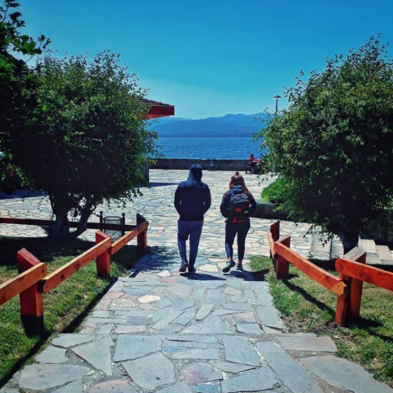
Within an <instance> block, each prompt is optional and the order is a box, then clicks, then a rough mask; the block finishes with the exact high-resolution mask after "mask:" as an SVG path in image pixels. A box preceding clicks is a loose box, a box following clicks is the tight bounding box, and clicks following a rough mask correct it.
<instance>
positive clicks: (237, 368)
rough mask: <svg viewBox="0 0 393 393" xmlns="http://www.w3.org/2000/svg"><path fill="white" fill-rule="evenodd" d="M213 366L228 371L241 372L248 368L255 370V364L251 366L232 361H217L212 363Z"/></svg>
mask: <svg viewBox="0 0 393 393" xmlns="http://www.w3.org/2000/svg"><path fill="white" fill-rule="evenodd" d="M212 365H213V367H215V368H219V369H220V370H222V371H225V372H226V373H240V372H242V371H246V370H253V369H255V366H250V365H249V364H240V363H230V362H215V363H212Z"/></svg>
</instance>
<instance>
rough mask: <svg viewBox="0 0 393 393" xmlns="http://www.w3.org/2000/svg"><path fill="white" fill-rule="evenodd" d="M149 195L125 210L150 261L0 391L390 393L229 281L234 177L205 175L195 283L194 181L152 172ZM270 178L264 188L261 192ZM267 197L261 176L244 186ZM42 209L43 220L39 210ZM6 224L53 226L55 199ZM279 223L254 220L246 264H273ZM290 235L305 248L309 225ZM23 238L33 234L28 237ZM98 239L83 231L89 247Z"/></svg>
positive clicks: (35, 200) (239, 280) (15, 212)
mask: <svg viewBox="0 0 393 393" xmlns="http://www.w3.org/2000/svg"><path fill="white" fill-rule="evenodd" d="M150 173H151V177H150V181H151V185H152V188H151V189H144V190H143V192H144V196H143V197H142V198H136V199H135V203H134V204H129V205H127V206H126V207H125V208H118V207H112V208H111V209H109V208H107V207H102V209H103V210H104V211H105V214H109V212H110V214H111V215H113V214H115V215H117V214H119V213H121V212H123V211H124V212H126V215H127V218H129V217H132V216H134V215H135V214H136V212H139V213H141V214H142V215H144V216H145V217H146V218H147V219H148V220H149V222H150V227H149V232H148V244H149V247H150V252H149V253H148V254H146V255H145V256H144V257H143V258H142V259H141V260H139V261H138V263H137V264H136V265H135V266H134V268H133V270H132V271H131V272H130V276H129V277H123V278H119V279H118V280H117V281H116V282H115V283H114V285H112V286H111V288H110V289H109V290H108V292H107V293H106V294H105V296H104V297H103V298H102V300H101V301H100V302H99V303H98V304H97V306H96V307H95V309H94V310H93V312H92V313H91V314H90V315H89V316H88V317H87V318H86V320H85V321H84V323H83V326H82V329H81V331H80V332H79V333H75V334H60V335H58V336H57V337H56V338H54V339H53V341H52V342H51V343H50V345H49V346H48V347H47V348H46V349H45V350H44V351H43V352H41V353H40V354H39V355H38V356H37V357H36V358H35V361H34V363H33V364H31V365H28V366H26V367H24V368H23V369H22V370H20V371H19V372H17V373H16V374H15V375H14V376H13V378H12V379H11V380H10V381H9V382H8V383H7V384H6V385H5V386H4V387H3V388H2V389H0V392H1V393H16V392H43V393H47V392H48V393H49V392H57V393H74V392H75V393H78V392H88V393H93V392H114V393H126V392H168V393H183V392H197V393H216V392H218V393H219V392H222V393H230V392H275V393H289V392H293V393H297V392H299V393H308V392H324V393H328V392H332V393H338V392H359V393H360V392H370V393H371V392H373V393H374V392H393V390H392V389H390V388H389V387H388V386H387V385H385V384H382V383H380V382H377V381H376V380H374V379H373V378H372V377H371V376H370V375H369V374H368V373H367V372H366V371H365V370H364V369H363V368H361V367H360V366H358V365H356V364H353V363H351V362H348V361H346V360H344V359H340V358H338V357H336V356H335V353H336V351H337V349H336V347H335V345H334V343H333V341H332V340H331V339H330V338H329V337H317V336H315V335H313V334H289V333H288V331H287V329H286V327H285V325H284V323H283V321H282V319H281V318H280V315H279V313H278V312H277V310H276V309H275V307H274V306H273V303H272V297H271V295H270V292H269V287H268V285H267V283H265V282H263V281H254V280H253V276H252V274H251V273H250V271H249V270H250V269H249V266H248V260H247V261H246V264H245V269H244V271H237V270H231V272H230V273H229V274H222V273H221V269H222V267H223V264H224V261H225V254H224V245H223V242H224V239H223V236H224V225H223V219H222V218H221V217H220V215H219V209H218V207H219V203H220V200H221V196H222V194H223V192H224V191H225V190H226V188H227V184H228V183H229V178H230V176H231V174H232V173H229V172H210V171H205V172H204V177H203V180H204V181H205V182H206V183H208V184H209V186H210V188H211V191H212V196H213V203H212V208H211V209H210V211H209V212H208V213H207V214H206V219H205V225H204V231H203V236H202V239H201V244H200V253H199V256H198V259H197V263H196V266H197V274H189V273H184V274H181V273H179V272H178V268H179V258H178V256H177V250H176V219H177V215H176V212H175V210H174V208H173V196H174V191H175V189H176V186H177V184H178V183H179V181H181V180H183V179H185V178H186V177H187V171H172V170H169V171H162V170H154V171H151V172H150ZM269 181H270V180H268V181H266V182H264V183H262V184H263V185H262V186H264V185H265V184H268V183H269ZM246 182H247V185H248V186H249V188H250V190H251V192H253V194H254V195H255V197H258V196H259V195H260V192H261V187H262V186H261V185H259V184H258V179H257V177H256V176H253V175H248V176H247V177H246ZM38 206H40V208H41V210H40V211H39V212H37V210H36V209H37V207H38ZM0 212H1V215H10V216H18V217H31V218H33V217H34V218H43V217H45V218H46V217H47V216H48V213H49V212H50V209H49V207H48V202H47V200H46V198H44V197H40V196H34V197H29V198H27V199H26V200H25V202H23V201H22V200H20V199H19V198H15V197H14V198H9V199H0ZM271 222H272V221H271V220H263V219H252V231H251V233H250V235H249V237H248V240H247V248H246V254H247V256H248V257H249V256H251V255H267V252H268V248H267V242H266V239H265V238H266V234H265V232H266V230H267V228H268V226H269V225H270V223H271ZM283 224H284V225H282V229H283V233H284V234H289V233H290V232H291V234H292V235H294V236H293V239H294V240H293V241H292V244H293V245H294V247H297V249H298V250H302V247H304V248H305V247H306V245H307V242H308V241H309V238H307V236H306V237H305V238H304V237H303V235H304V234H305V233H306V232H307V230H308V226H307V225H305V224H303V225H299V226H295V224H293V223H290V222H284V223H283ZM24 229H26V232H24ZM0 234H3V235H4V234H9V235H11V234H12V235H13V236H15V235H25V236H43V235H44V233H43V232H42V231H41V230H40V229H38V228H36V227H23V228H22V226H16V225H15V226H14V225H0ZM93 234H94V232H93V231H92V232H91V233H90V232H89V233H86V235H85V237H86V238H88V239H91V238H92V236H93Z"/></svg>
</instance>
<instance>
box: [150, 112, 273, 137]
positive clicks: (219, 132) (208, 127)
mask: <svg viewBox="0 0 393 393" xmlns="http://www.w3.org/2000/svg"><path fill="white" fill-rule="evenodd" d="M269 116H270V115H269V114H266V113H255V114H252V115H244V114H242V113H238V114H236V115H233V114H228V115H225V116H222V117H208V118H206V119H198V120H192V119H184V118H180V117H164V118H161V119H157V120H156V122H153V123H152V125H151V127H150V129H151V130H155V131H157V132H158V136H161V137H247V136H252V135H253V134H254V133H256V132H258V131H259V130H261V129H262V128H265V127H266V124H267V121H266V120H267V119H268V118H269ZM256 119H257V120H256Z"/></svg>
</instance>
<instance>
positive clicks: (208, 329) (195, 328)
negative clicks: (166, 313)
mask: <svg viewBox="0 0 393 393" xmlns="http://www.w3.org/2000/svg"><path fill="white" fill-rule="evenodd" d="M182 333H198V334H228V333H232V329H231V327H230V325H228V323H227V322H225V321H223V320H221V319H219V318H218V317H207V318H205V319H204V320H203V321H202V322H196V323H195V324H193V325H191V326H189V327H186V328H185V329H184V330H182Z"/></svg>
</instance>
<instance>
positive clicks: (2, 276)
mask: <svg viewBox="0 0 393 393" xmlns="http://www.w3.org/2000/svg"><path fill="white" fill-rule="evenodd" d="M93 245H94V243H91V242H85V241H80V240H77V241H73V242H66V243H60V242H54V241H49V240H48V239H45V238H44V239H38V238H36V239H29V238H27V239H22V238H6V237H0V283H1V282H4V281H6V280H7V279H9V278H11V277H14V276H16V275H17V268H16V252H17V251H18V250H20V249H21V248H26V249H27V250H28V251H30V252H31V253H32V254H33V255H34V256H35V257H37V258H38V259H39V260H40V261H41V262H46V263H47V268H48V272H52V271H54V270H56V269H57V268H59V267H61V266H63V265H64V264H65V263H67V262H69V261H70V260H72V259H73V258H75V257H76V256H78V255H79V254H81V253H82V252H84V251H86V250H87V249H89V248H90V247H92V246H93ZM140 256H141V255H139V254H138V252H137V251H136V247H135V246H126V247H124V248H123V249H122V250H120V251H119V252H118V253H117V254H116V255H114V256H113V257H112V259H111V260H112V263H111V276H112V277H113V278H112V279H110V278H109V279H99V278H98V277H97V275H96V265H95V262H94V261H93V262H91V263H89V264H88V265H87V266H85V267H84V268H83V269H81V270H80V271H79V272H77V273H75V274H74V275H73V276H71V277H70V278H68V279H67V280H66V281H65V282H63V283H62V284H60V285H59V286H58V287H56V288H55V289H54V290H52V291H51V292H50V293H48V294H44V325H45V326H44V330H43V331H42V332H40V333H39V334H37V333H36V332H31V331H26V330H25V329H24V328H23V325H22V323H21V318H20V304H19V297H15V298H13V299H11V300H10V301H8V302H7V303H5V304H3V305H2V306H0V387H1V386H2V385H3V384H4V383H5V382H6V381H7V380H8V379H9V378H10V377H11V376H12V375H13V374H14V373H15V372H16V371H17V370H18V369H19V368H20V367H21V366H22V365H24V364H26V363H28V362H31V360H32V357H33V356H34V355H35V354H37V352H39V351H40V350H42V348H43V347H44V346H45V343H46V342H47V341H48V339H49V338H50V337H51V336H52V335H53V334H54V333H57V332H68V333H70V332H74V331H77V330H78V327H79V326H80V324H81V322H82V320H83V319H84V318H85V317H86V315H87V314H88V313H89V312H90V311H91V310H92V308H93V307H94V306H95V305H96V304H97V302H98V301H99V300H100V299H101V298H102V296H103V295H104V294H105V292H106V291H107V289H108V287H109V286H110V284H111V282H113V281H114V279H115V277H119V276H122V275H125V274H126V273H127V271H129V269H130V268H131V267H132V265H133V263H135V261H136V260H137V259H138V258H139V257H140Z"/></svg>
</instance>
